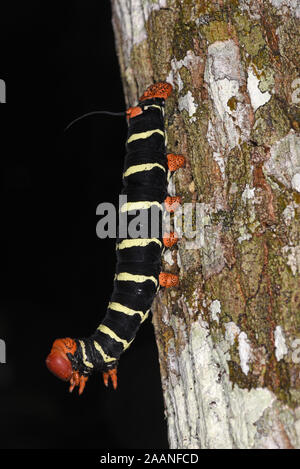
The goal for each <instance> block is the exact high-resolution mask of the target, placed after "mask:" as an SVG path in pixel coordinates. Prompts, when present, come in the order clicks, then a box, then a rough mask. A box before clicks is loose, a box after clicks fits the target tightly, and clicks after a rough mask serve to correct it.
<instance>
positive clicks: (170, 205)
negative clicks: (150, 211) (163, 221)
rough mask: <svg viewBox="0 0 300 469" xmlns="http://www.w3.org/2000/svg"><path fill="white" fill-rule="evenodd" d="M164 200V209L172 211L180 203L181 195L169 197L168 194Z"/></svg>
mask: <svg viewBox="0 0 300 469" xmlns="http://www.w3.org/2000/svg"><path fill="white" fill-rule="evenodd" d="M164 202H165V209H166V211H167V212H170V213H173V212H175V210H176V209H177V208H178V207H179V205H180V204H181V197H180V196H174V197H171V196H169V195H168V197H166V199H165V201H164Z"/></svg>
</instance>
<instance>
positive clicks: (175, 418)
mask: <svg viewBox="0 0 300 469" xmlns="http://www.w3.org/2000/svg"><path fill="white" fill-rule="evenodd" d="M111 3H112V9H113V27H114V32H115V38H116V47H117V53H118V57H119V63H120V68H121V75H122V80H123V86H124V93H125V97H126V101H127V104H128V106H132V105H134V104H136V102H137V98H138V96H140V95H141V94H142V92H143V91H144V89H145V88H146V87H147V86H149V85H150V84H152V83H153V82H155V81H168V82H170V83H171V84H172V85H173V87H174V90H173V94H172V96H171V97H170V98H169V99H168V101H167V103H166V130H167V135H168V151H171V152H172V153H179V154H183V155H184V156H185V157H186V159H187V164H186V168H185V169H181V170H180V171H178V172H177V173H176V175H175V177H174V181H175V182H174V181H173V184H171V185H170V191H171V192H173V194H171V195H175V194H176V195H181V196H182V199H183V203H184V204H186V203H189V204H190V205H189V206H188V208H189V210H190V213H189V212H188V211H187V212H186V213H185V214H184V222H185V226H184V228H185V229H184V236H183V237H182V238H181V239H180V242H179V243H178V245H177V247H176V248H172V250H171V251H166V253H165V255H164V270H166V271H169V272H172V273H178V274H179V277H180V286H179V287H178V288H177V289H170V290H165V291H161V292H160V293H159V295H158V296H157V299H156V300H155V303H154V305H153V309H152V312H153V324H154V328H155V335H156V340H157V346H158V350H159V359H160V369H161V379H162V388H163V394H164V401H165V413H166V417H167V420H168V436H169V443H170V447H171V448H181V449H184V448H300V406H299V404H300V390H299V384H300V366H299V362H300V332H299V326H300V315H299V309H300V288H299V287H300V282H299V272H300V230H299V215H300V149H299V140H300V138H299V128H300V121H299V102H300V92H299V93H298V91H299V90H300V74H299V63H298V62H297V61H298V57H299V37H298V31H299V26H300V25H299V18H300V7H297V2H296V1H294V0H269V1H268V0H267V1H262V0H243V1H238V0H228V1H226V0H218V1H205V0H201V1H200V0H198V1H197V0H194V1H189V0H185V1H184V0H157V1H151V0H111ZM197 211H198V212H197ZM176 220H177V221H176ZM176 220H175V222H176V223H177V224H179V221H180V218H178V217H177V218H176ZM193 234H194V238H192V235H193Z"/></svg>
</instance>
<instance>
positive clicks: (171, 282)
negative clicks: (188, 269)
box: [159, 272, 179, 288]
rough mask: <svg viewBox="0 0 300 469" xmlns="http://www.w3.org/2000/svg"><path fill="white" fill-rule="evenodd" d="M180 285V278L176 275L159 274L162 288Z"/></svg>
mask: <svg viewBox="0 0 300 469" xmlns="http://www.w3.org/2000/svg"><path fill="white" fill-rule="evenodd" d="M178 283H179V277H178V275H175V274H169V273H167V272H161V273H160V274H159V284H160V286H161V287H166V288H170V287H176V286H177V285H178Z"/></svg>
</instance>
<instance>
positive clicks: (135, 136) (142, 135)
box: [127, 129, 165, 143]
mask: <svg viewBox="0 0 300 469" xmlns="http://www.w3.org/2000/svg"><path fill="white" fill-rule="evenodd" d="M153 134H160V135H162V136H163V137H164V136H165V133H164V132H163V130H160V129H153V130H147V131H146V132H139V133H138V134H132V135H131V136H130V137H129V139H128V140H127V143H131V142H134V141H135V140H140V139H145V138H149V137H151V136H152V135H153Z"/></svg>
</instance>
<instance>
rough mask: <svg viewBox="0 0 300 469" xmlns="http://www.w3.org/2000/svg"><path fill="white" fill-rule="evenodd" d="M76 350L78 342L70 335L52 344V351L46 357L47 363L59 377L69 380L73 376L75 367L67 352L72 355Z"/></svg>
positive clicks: (50, 369)
mask: <svg viewBox="0 0 300 469" xmlns="http://www.w3.org/2000/svg"><path fill="white" fill-rule="evenodd" d="M75 351H76V343H75V341H74V340H73V339H70V338H69V337H67V338H65V339H56V340H55V341H54V343H53V345H52V349H51V352H50V353H49V355H48V357H47V358H46V365H47V367H48V369H49V371H51V373H53V374H54V375H55V376H57V378H59V379H62V380H63V381H69V380H70V379H71V377H72V373H73V368H72V364H71V362H70V360H69V358H68V355H67V353H71V354H72V355H73V354H74V353H75Z"/></svg>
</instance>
